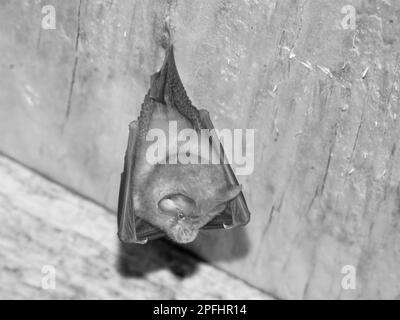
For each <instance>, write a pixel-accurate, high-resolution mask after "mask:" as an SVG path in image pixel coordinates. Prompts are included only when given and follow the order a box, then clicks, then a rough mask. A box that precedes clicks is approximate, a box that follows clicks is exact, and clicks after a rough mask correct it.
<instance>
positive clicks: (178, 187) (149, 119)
mask: <svg viewBox="0 0 400 320" xmlns="http://www.w3.org/2000/svg"><path fill="white" fill-rule="evenodd" d="M167 32H168V36H169V43H168V44H167V45H166V46H165V59H164V62H163V65H162V67H161V69H160V71H158V72H157V73H155V74H153V75H152V76H151V85H150V89H149V91H148V93H147V94H146V96H145V98H144V102H143V104H142V107H141V112H140V115H139V117H138V120H137V121H133V122H131V123H130V125H129V138H128V146H127V149H126V153H125V162H124V170H123V172H122V174H121V184H120V191H119V200H118V236H119V239H120V240H121V241H122V242H126V243H140V244H144V243H146V242H147V241H148V240H152V239H156V238H159V237H162V236H165V235H166V236H168V237H169V238H170V239H172V240H173V241H175V242H177V243H188V242H191V241H193V240H194V239H195V238H196V236H197V234H198V232H199V230H200V229H221V228H225V229H230V228H233V227H237V226H242V225H245V224H247V223H248V222H249V220H250V212H249V210H248V208H247V205H246V201H245V199H244V196H243V193H242V190H241V186H240V185H239V183H238V181H237V179H236V177H235V174H234V172H233V170H232V168H231V166H230V165H229V164H228V163H227V161H226V157H225V153H224V150H223V147H222V144H221V143H220V141H219V140H218V138H217V137H216V136H215V135H210V136H209V137H207V138H206V141H205V140H204V138H199V140H197V142H198V143H199V144H203V145H204V144H205V143H206V144H207V147H209V148H210V150H211V153H212V154H213V155H215V154H216V155H217V156H218V157H219V159H220V162H219V163H218V164H211V163H210V164H191V163H185V164H183V163H180V162H177V163H176V164H170V163H149V161H148V159H147V158H146V152H147V151H148V148H149V146H150V144H151V142H150V141H148V140H147V139H146V135H147V134H148V133H149V131H150V130H151V129H161V130H164V131H168V128H169V127H168V125H169V123H170V121H176V123H177V129H178V130H182V129H193V130H196V132H200V130H202V129H209V130H212V129H214V126H213V124H212V122H211V119H210V117H209V113H208V112H207V111H206V110H198V109H197V108H196V107H195V106H193V105H192V103H191V101H190V99H189V97H188V96H187V94H186V91H185V89H184V87H183V84H182V82H181V80H180V77H179V74H178V71H177V68H176V64H175V59H174V48H173V44H172V41H171V34H170V31H169V29H168V28H167ZM166 145H169V141H167V142H166ZM169 151H170V150H169ZM175 151H176V152H177V153H179V152H180V151H179V147H178V148H177V149H176V150H174V152H175ZM196 156H197V155H196Z"/></svg>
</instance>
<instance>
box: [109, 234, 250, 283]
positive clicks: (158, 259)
mask: <svg viewBox="0 0 400 320" xmlns="http://www.w3.org/2000/svg"><path fill="white" fill-rule="evenodd" d="M210 243H214V245H213V246H212V249H209V248H210ZM193 247H197V248H199V249H200V251H201V250H202V248H208V249H207V250H212V251H213V252H212V253H211V254H212V256H213V257H215V258H213V259H211V260H210V261H208V262H210V263H211V264H212V263H213V262H217V261H233V260H236V259H241V258H243V257H245V256H246V255H247V253H248V250H249V240H248V236H247V233H246V230H245V229H244V228H238V229H233V230H229V231H225V230H211V231H210V230H207V231H205V230H202V231H201V233H200V234H199V236H198V238H197V239H196V241H195V242H194V243H193V244H190V245H183V246H177V245H176V244H174V243H172V242H170V241H169V240H167V239H159V240H153V241H149V242H148V243H147V244H145V245H140V244H124V243H120V246H119V256H118V261H117V269H118V271H119V273H120V274H121V275H122V276H124V277H128V278H130V277H134V278H142V277H145V276H146V275H147V274H150V273H152V272H155V271H157V270H169V271H170V272H171V273H172V274H174V275H175V276H176V277H178V278H181V279H183V278H186V277H190V276H192V275H193V274H194V273H195V272H196V271H197V268H198V264H199V263H201V262H205V261H204V260H203V259H201V258H199V257H198V256H196V255H195V254H193V253H192V252H190V251H189V249H190V248H193ZM221 247H222V248H221Z"/></svg>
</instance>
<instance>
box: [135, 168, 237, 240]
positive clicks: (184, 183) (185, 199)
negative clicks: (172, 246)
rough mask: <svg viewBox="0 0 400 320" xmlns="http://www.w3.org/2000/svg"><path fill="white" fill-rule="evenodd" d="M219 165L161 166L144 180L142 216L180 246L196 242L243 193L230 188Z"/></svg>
mask: <svg viewBox="0 0 400 320" xmlns="http://www.w3.org/2000/svg"><path fill="white" fill-rule="evenodd" d="M221 170H222V168H221V166H219V165H158V166H156V168H155V170H154V171H153V172H152V174H151V175H150V176H149V177H148V178H147V179H146V181H143V184H142V186H143V188H141V192H140V197H138V198H137V201H136V202H135V203H136V204H137V205H138V206H137V211H138V213H139V214H138V215H139V216H140V217H141V218H142V219H144V220H146V221H147V222H149V223H151V224H152V225H154V226H155V227H158V228H159V229H161V230H162V231H164V232H165V233H166V234H167V235H168V236H169V237H170V238H171V239H172V240H174V241H176V242H178V243H188V242H192V241H193V240H195V238H196V236H197V235H198V232H199V230H200V229H201V228H202V227H203V226H205V225H206V224H207V223H209V222H210V221H211V220H213V219H214V218H215V217H216V216H217V215H218V214H219V213H221V212H222V211H223V210H224V209H225V208H226V205H227V203H228V202H229V201H230V200H232V199H234V198H235V197H236V196H237V195H238V194H239V193H240V191H241V188H240V186H230V185H227V183H226V182H225V179H224V178H223V175H222V174H221V173H222V171H221Z"/></svg>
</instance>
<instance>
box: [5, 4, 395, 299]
mask: <svg viewBox="0 0 400 320" xmlns="http://www.w3.org/2000/svg"><path fill="white" fill-rule="evenodd" d="M44 4H53V5H54V6H55V8H56V12H57V25H56V29H55V30H43V29H41V27H40V23H41V19H42V17H43V14H42V13H41V7H42V6H43V5H44ZM346 5H352V6H354V8H355V10H356V11H355V12H356V24H355V29H354V30H352V29H351V28H350V29H344V28H343V26H342V23H341V22H342V20H343V18H344V17H345V13H342V8H343V7H344V6H346ZM167 15H169V16H170V19H171V24H172V26H173V28H174V30H175V48H176V55H175V56H176V61H177V65H178V69H179V71H180V73H181V77H182V81H183V83H184V85H185V87H186V89H187V91H188V94H189V96H190V97H191V99H192V101H193V103H194V104H195V105H196V106H198V107H201V108H206V109H208V110H209V111H210V113H211V117H212V120H213V122H214V124H215V126H216V127H217V128H225V127H227V128H253V129H256V141H255V145H256V148H255V154H254V156H255V170H254V172H253V174H252V175H249V176H240V177H239V180H240V182H241V183H242V184H243V187H244V193H245V196H246V199H247V202H248V205H249V208H250V210H251V211H252V213H253V216H252V221H251V223H250V224H249V225H248V226H247V227H246V228H244V229H238V230H233V231H210V232H208V233H206V234H205V235H204V236H202V237H201V238H200V239H198V240H197V241H196V242H195V243H194V244H193V245H192V246H190V248H191V249H193V250H195V251H196V252H197V253H199V254H201V255H202V256H203V257H205V258H206V259H208V260H209V261H210V262H211V263H213V264H216V265H218V266H220V267H222V268H224V269H226V270H228V271H229V272H232V273H233V274H235V275H237V276H239V277H241V278H243V279H245V280H246V281H248V282H250V283H252V284H254V285H256V286H258V287H259V288H262V289H264V290H267V291H268V292H272V293H273V294H275V295H277V296H279V297H282V298H330V299H336V298H339V299H352V298H390V299H392V298H399V297H400V268H399V266H400V230H399V223H400V209H399V206H400V187H399V180H400V161H399V157H400V153H399V151H398V146H397V144H398V137H399V128H400V126H399V93H400V92H399V66H400V61H399V40H400V21H399V19H400V2H399V1H395V0H392V1H390V0H381V1H378V0H376V1H372V0H371V1H367V0H365V1H355V0H353V1H350V0H346V1H328V0H325V1H322V0H320V1H318V0H308V1H305V0H297V1H296V0H290V1H289V0H285V1H273V0H271V1H268V0H265V1H256V0H247V1H245V0H243V1H229V0H205V1H183V0H182V1H181V0H176V1H155V0H153V1H139V0H137V1H127V0H126V1H122V0H121V1H117V0H114V1H111V0H108V1H106V0H104V1H88V0H75V1H27V0H26V1H22V0H20V1H1V3H0V30H1V36H0V51H1V55H2V58H1V60H0V75H1V76H0V150H2V151H3V152H5V153H7V154H9V155H11V156H13V157H15V158H16V159H18V160H19V161H21V162H23V163H26V164H28V165H29V166H31V167H34V168H35V169H37V170H39V171H41V172H43V173H45V174H46V175H48V176H50V177H52V178H53V179H55V180H56V181H59V182H61V183H63V184H65V185H68V186H69V187H71V188H72V189H74V190H77V191H79V192H81V193H82V194H84V195H86V196H88V197H90V198H92V199H95V200H96V201H98V202H100V203H102V204H104V205H106V206H107V207H109V208H110V209H116V205H117V193H118V187H119V175H120V172H121V170H122V163H123V154H124V151H125V150H124V149H125V146H126V142H127V136H128V127H127V125H128V123H129V122H130V121H131V120H133V119H135V118H136V117H137V115H138V111H139V108H140V104H141V102H142V99H143V97H144V94H145V92H146V90H147V88H148V87H149V76H150V74H152V73H153V72H155V71H156V70H157V69H158V68H159V67H160V63H161V61H162V56H163V52H162V48H161V47H160V45H159V43H160V38H161V29H162V25H163V21H164V19H165V17H166V16H167ZM345 265H352V266H354V267H356V270H357V282H356V289H355V290H343V289H342V286H341V280H342V278H343V276H344V275H343V274H342V273H341V270H342V267H343V266H345Z"/></svg>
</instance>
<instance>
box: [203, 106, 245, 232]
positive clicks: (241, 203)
mask: <svg viewBox="0 0 400 320" xmlns="http://www.w3.org/2000/svg"><path fill="white" fill-rule="evenodd" d="M199 112H200V118H201V123H202V126H203V128H205V129H208V130H213V129H214V125H213V123H212V121H211V119H210V115H209V112H208V111H207V110H204V109H202V110H200V111H199ZM210 143H211V144H212V145H213V146H216V147H217V148H219V152H220V162H221V163H222V164H223V168H224V172H225V175H226V178H227V180H228V182H229V183H230V184H231V185H239V182H238V180H237V179H236V176H235V173H234V172H233V170H232V167H231V166H230V164H229V163H227V161H226V156H225V152H224V148H223V146H222V144H221V142H220V141H219V139H218V137H216V136H215V135H211V136H210ZM249 221H250V211H249V209H248V207H247V204H246V200H245V198H244V195H243V192H240V194H239V195H238V196H237V197H236V198H235V199H233V200H231V201H229V202H228V205H227V207H226V209H225V210H224V211H223V212H222V213H220V214H219V215H218V216H217V217H215V218H214V219H213V220H212V221H210V222H209V223H208V224H207V225H206V226H204V227H203V229H219V228H225V229H231V228H234V227H238V226H244V225H246V224H247V223H249Z"/></svg>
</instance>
